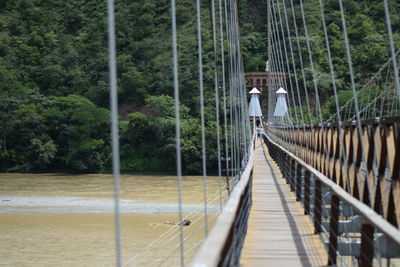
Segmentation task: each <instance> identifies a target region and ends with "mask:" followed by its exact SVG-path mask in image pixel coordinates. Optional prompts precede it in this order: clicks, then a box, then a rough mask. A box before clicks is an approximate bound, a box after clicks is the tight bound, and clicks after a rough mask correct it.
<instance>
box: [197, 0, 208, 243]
mask: <svg viewBox="0 0 400 267" xmlns="http://www.w3.org/2000/svg"><path fill="white" fill-rule="evenodd" d="M196 14H197V42H198V53H199V87H200V117H201V154H202V166H203V191H204V232H205V236H206V237H207V235H208V211H207V169H206V168H207V167H206V137H205V130H204V128H205V119H204V87H203V51H202V44H201V9H200V0H196Z"/></svg>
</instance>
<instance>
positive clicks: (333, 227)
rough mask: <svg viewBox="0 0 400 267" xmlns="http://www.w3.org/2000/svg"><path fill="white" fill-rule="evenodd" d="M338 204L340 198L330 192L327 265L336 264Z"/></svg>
mask: <svg viewBox="0 0 400 267" xmlns="http://www.w3.org/2000/svg"><path fill="white" fill-rule="evenodd" d="M339 205H340V199H339V197H338V196H337V195H335V194H332V200H331V219H330V221H329V250H328V266H332V265H336V252H337V249H338V232H339V231H338V230H339V223H338V221H339V211H340V210H339Z"/></svg>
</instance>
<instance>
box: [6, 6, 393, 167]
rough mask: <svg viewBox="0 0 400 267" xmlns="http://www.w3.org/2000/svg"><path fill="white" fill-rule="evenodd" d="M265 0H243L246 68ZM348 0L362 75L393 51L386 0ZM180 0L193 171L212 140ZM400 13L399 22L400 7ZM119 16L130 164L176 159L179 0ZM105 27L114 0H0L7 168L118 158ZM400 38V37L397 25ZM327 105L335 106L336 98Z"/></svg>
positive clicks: (320, 67)
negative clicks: (113, 150)
mask: <svg viewBox="0 0 400 267" xmlns="http://www.w3.org/2000/svg"><path fill="white" fill-rule="evenodd" d="M210 2H211V1H203V13H202V18H203V25H202V27H203V38H204V39H203V49H204V58H203V61H204V75H205V76H204V82H205V89H206V92H205V100H206V109H205V110H206V114H205V116H206V120H207V129H206V138H207V160H208V161H207V165H208V167H209V168H210V169H213V168H215V165H216V136H215V129H216V127H217V126H216V123H215V108H214V95H213V73H212V66H213V60H212V59H213V54H212V51H213V48H212V38H211V21H210V10H211V8H210ZM266 2H267V1H266V0H238V6H239V12H240V14H239V16H240V25H241V45H242V51H243V60H244V65H245V68H246V70H250V71H262V70H264V68H265V61H266V59H267V25H266V22H267V17H266V13H267V12H266ZM295 2H297V1H295ZM305 2H306V6H305V8H306V13H307V14H308V15H310V14H311V15H312V14H317V12H319V9H318V5H317V2H318V1H317V0H310V1H305ZM344 2H345V5H346V6H347V7H348V9H347V12H348V13H349V14H348V18H349V19H350V22H349V31H350V35H351V38H352V40H353V39H354V40H359V42H356V43H352V45H353V51H352V52H353V54H354V62H355V66H356V73H357V75H358V76H357V81H358V82H359V83H361V82H363V81H364V80H365V79H366V78H367V77H368V76H369V75H370V74H371V73H373V72H375V71H376V70H377V69H378V68H379V66H380V64H382V63H383V62H384V61H385V60H386V59H387V57H388V50H387V47H386V46H383V43H385V44H386V36H385V24H384V16H383V15H382V10H383V7H382V3H381V1H378V0H368V1H350V0H346V1H344ZM392 2H394V1H392ZM328 3H329V4H328V5H327V6H326V9H327V20H328V23H329V26H328V28H329V31H330V38H331V42H332V47H333V53H334V56H335V58H334V61H335V63H336V64H338V66H339V67H338V69H337V71H338V81H339V84H342V85H343V86H341V89H346V86H347V85H348V82H349V80H348V77H347V69H346V61H345V60H344V56H343V55H344V54H343V46H342V44H343V42H342V37H341V35H340V28H341V27H340V23H339V16H338V13H337V10H338V7H337V4H336V2H335V1H328ZM177 4H178V7H177V15H178V31H179V33H178V46H179V54H180V55H179V64H180V69H179V75H180V89H181V112H182V114H181V115H182V152H183V154H182V155H183V161H184V164H183V165H184V167H185V172H187V173H197V172H199V171H200V169H201V152H200V151H201V146H200V122H199V117H200V116H199V94H198V66H197V64H196V63H197V42H196V28H195V26H196V17H195V1H193V0H178V1H177ZM295 5H296V10H297V12H298V4H296V3H295ZM392 5H394V3H392ZM396 5H398V4H396ZM396 8H398V6H396ZM395 10H397V11H398V9H395ZM308 17H310V16H308ZM299 18H300V17H298V20H299ZM311 18H313V17H312V16H311ZM392 19H393V20H394V25H396V27H395V32H398V30H399V29H398V25H399V20H400V18H399V17H398V16H393V17H392ZM217 22H218V20H217ZM298 23H300V20H299V21H298ZM308 23H309V25H310V34H311V39H312V42H313V49H316V50H314V53H315V58H316V63H317V65H316V67H317V71H318V76H319V77H320V79H319V82H320V85H321V87H322V88H323V97H324V98H325V99H327V100H329V101H331V100H330V99H329V96H330V95H331V94H332V91H331V86H330V85H329V80H328V79H329V76H327V73H328V67H327V62H326V56H325V49H324V45H323V39H322V35H321V31H322V29H321V24H320V22H319V21H318V15H316V16H315V17H314V18H313V19H312V20H311V21H308ZM116 24H117V50H118V58H117V61H118V85H119V101H120V115H121V118H120V119H121V120H120V122H121V123H120V130H121V131H120V140H121V166H122V170H123V171H129V172H160V171H163V172H164V171H173V170H174V169H175V139H174V138H175V121H174V110H173V98H172V95H173V89H172V70H171V65H172V59H171V35H170V28H171V27H170V1H169V0H137V1H129V0H120V1H116ZM218 34H219V33H218ZM106 37H107V32H106V5H105V2H104V1H94V0H69V1H61V0H53V1H41V0H14V1H7V0H0V122H1V123H0V171H66V172H107V171H109V170H110V164H111V163H110V134H109V128H110V127H109V112H108V105H109V102H108V101H109V100H108V72H107V52H108V50H107V39H106ZM395 38H396V40H399V36H398V35H397V34H395ZM302 40H303V41H304V38H303V39H302ZM304 42H305V41H304ZM303 45H304V43H303ZM225 49H226V51H227V50H228V44H227V42H226V41H225ZM302 52H303V53H304V51H302ZM304 55H306V54H304ZM299 77H300V76H299ZM310 81H311V80H310ZM300 82H301V81H300ZM329 101H328V102H329ZM324 112H326V113H328V114H329V112H330V109H329V106H326V107H325V108H324ZM222 136H223V134H222Z"/></svg>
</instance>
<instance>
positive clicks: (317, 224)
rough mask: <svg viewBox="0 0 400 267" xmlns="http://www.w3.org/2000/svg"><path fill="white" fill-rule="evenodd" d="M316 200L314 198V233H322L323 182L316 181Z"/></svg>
mask: <svg viewBox="0 0 400 267" xmlns="http://www.w3.org/2000/svg"><path fill="white" fill-rule="evenodd" d="M314 190H315V198H314V233H316V234H318V233H321V221H322V192H321V182H320V180H318V179H315V187H314Z"/></svg>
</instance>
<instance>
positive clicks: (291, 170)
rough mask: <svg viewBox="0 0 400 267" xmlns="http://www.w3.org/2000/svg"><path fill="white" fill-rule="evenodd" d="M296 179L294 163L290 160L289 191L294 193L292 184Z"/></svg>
mask: <svg viewBox="0 0 400 267" xmlns="http://www.w3.org/2000/svg"><path fill="white" fill-rule="evenodd" d="M295 179H296V161H295V160H294V159H291V160H290V191H291V192H293V191H294V183H295Z"/></svg>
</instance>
